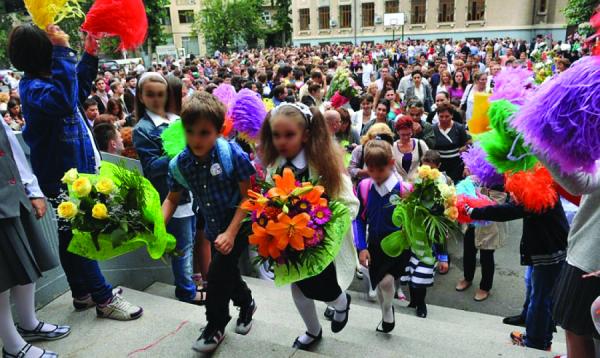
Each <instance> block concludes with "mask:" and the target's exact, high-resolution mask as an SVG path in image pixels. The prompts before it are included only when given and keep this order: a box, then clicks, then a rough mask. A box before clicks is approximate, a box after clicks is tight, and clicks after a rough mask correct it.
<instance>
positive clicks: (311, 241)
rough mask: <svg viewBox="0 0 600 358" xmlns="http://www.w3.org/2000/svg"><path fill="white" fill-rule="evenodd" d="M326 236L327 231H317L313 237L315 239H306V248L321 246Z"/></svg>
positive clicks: (319, 229)
mask: <svg viewBox="0 0 600 358" xmlns="http://www.w3.org/2000/svg"><path fill="white" fill-rule="evenodd" d="M324 236H325V231H323V229H321V228H318V229H315V234H314V235H313V237H311V238H305V239H304V246H306V247H307V248H310V247H315V246H317V245H319V244H320V243H321V241H323V237H324Z"/></svg>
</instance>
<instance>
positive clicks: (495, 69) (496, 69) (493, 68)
mask: <svg viewBox="0 0 600 358" xmlns="http://www.w3.org/2000/svg"><path fill="white" fill-rule="evenodd" d="M500 71H502V66H500V64H499V63H498V62H496V61H492V62H491V63H490V75H489V76H488V83H487V86H486V88H488V89H494V77H495V76H496V75H497V74H498V73H500Z"/></svg>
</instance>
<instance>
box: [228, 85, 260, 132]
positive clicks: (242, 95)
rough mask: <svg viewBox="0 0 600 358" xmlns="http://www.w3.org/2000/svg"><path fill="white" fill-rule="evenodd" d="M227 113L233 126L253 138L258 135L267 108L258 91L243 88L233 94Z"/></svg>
mask: <svg viewBox="0 0 600 358" xmlns="http://www.w3.org/2000/svg"><path fill="white" fill-rule="evenodd" d="M229 114H230V116H231V119H232V120H233V128H234V129H235V130H237V131H238V132H239V133H242V134H244V135H246V136H247V137H248V138H249V139H251V140H254V139H256V138H257V137H258V134H259V132H260V127H261V125H262V123H263V121H264V120H265V117H266V116H267V110H266V109H265V105H264V104H263V102H262V100H261V98H260V95H259V94H258V93H256V92H254V91H251V90H249V89H247V88H244V89H243V90H241V91H240V92H239V93H238V94H237V95H236V96H235V99H234V101H233V105H232V106H231V108H230V111H229Z"/></svg>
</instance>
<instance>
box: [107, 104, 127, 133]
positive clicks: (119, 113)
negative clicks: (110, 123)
mask: <svg viewBox="0 0 600 358" xmlns="http://www.w3.org/2000/svg"><path fill="white" fill-rule="evenodd" d="M106 114H110V115H113V116H115V117H116V120H115V126H116V127H117V128H123V127H125V124H126V122H127V120H126V118H125V112H124V111H123V104H122V103H121V101H119V100H118V99H115V98H111V99H109V100H108V102H107V103H106Z"/></svg>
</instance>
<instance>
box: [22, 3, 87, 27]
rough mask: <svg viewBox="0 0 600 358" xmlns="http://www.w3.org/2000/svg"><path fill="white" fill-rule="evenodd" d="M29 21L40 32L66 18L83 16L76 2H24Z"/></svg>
mask: <svg viewBox="0 0 600 358" xmlns="http://www.w3.org/2000/svg"><path fill="white" fill-rule="evenodd" d="M24 2H25V8H26V9H27V11H28V12H29V14H30V15H31V19H32V21H33V23H34V24H36V25H37V26H38V27H39V28H41V29H42V30H45V29H46V27H47V26H48V25H50V24H58V23H59V22H61V21H62V20H64V19H66V18H81V17H83V16H84V15H85V14H84V13H83V11H82V10H81V6H80V5H79V2H78V0H25V1H24Z"/></svg>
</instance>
